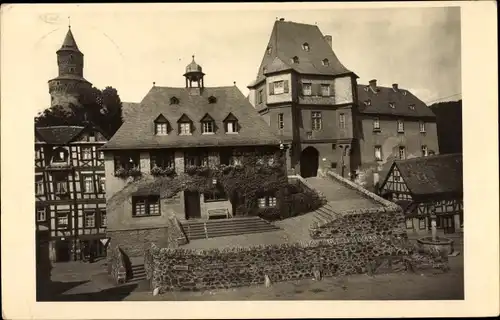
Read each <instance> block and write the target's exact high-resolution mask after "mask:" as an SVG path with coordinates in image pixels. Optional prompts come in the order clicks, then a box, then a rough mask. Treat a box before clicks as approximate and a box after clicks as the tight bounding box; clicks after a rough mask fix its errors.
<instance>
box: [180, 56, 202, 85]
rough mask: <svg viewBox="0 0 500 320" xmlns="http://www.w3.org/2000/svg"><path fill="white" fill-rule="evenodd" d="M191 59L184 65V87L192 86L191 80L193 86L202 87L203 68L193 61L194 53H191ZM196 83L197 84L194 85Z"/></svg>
mask: <svg viewBox="0 0 500 320" xmlns="http://www.w3.org/2000/svg"><path fill="white" fill-rule="evenodd" d="M192 57H193V61H191V63H190V64H188V65H187V66H186V73H184V77H185V78H186V88H193V82H194V83H195V88H199V89H200V90H201V89H203V87H204V83H203V77H204V76H205V74H204V73H203V68H202V67H201V66H200V65H199V64H197V63H196V61H194V54H193V55H192ZM196 84H198V86H196Z"/></svg>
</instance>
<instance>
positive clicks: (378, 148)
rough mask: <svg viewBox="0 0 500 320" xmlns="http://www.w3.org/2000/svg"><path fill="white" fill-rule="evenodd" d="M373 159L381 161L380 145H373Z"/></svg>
mask: <svg viewBox="0 0 500 320" xmlns="http://www.w3.org/2000/svg"><path fill="white" fill-rule="evenodd" d="M375 160H377V161H382V147H381V146H375Z"/></svg>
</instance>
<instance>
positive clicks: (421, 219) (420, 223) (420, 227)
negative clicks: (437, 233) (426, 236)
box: [418, 218, 426, 230]
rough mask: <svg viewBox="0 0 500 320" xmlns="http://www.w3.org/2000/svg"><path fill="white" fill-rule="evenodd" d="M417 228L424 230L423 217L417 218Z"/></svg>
mask: <svg viewBox="0 0 500 320" xmlns="http://www.w3.org/2000/svg"><path fill="white" fill-rule="evenodd" d="M418 228H419V229H420V230H425V228H426V223H425V218H420V219H418Z"/></svg>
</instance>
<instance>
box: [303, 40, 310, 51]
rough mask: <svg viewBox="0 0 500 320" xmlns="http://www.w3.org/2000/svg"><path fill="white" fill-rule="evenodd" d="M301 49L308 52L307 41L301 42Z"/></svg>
mask: <svg viewBox="0 0 500 320" xmlns="http://www.w3.org/2000/svg"><path fill="white" fill-rule="evenodd" d="M302 50H304V51H307V52H309V43H307V42H305V43H304V44H302Z"/></svg>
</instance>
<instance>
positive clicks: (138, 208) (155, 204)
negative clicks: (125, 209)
mask: <svg viewBox="0 0 500 320" xmlns="http://www.w3.org/2000/svg"><path fill="white" fill-rule="evenodd" d="M132 202H133V212H132V215H133V216H135V217H144V216H159V215H160V197H159V196H149V197H134V198H133V199H132Z"/></svg>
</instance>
